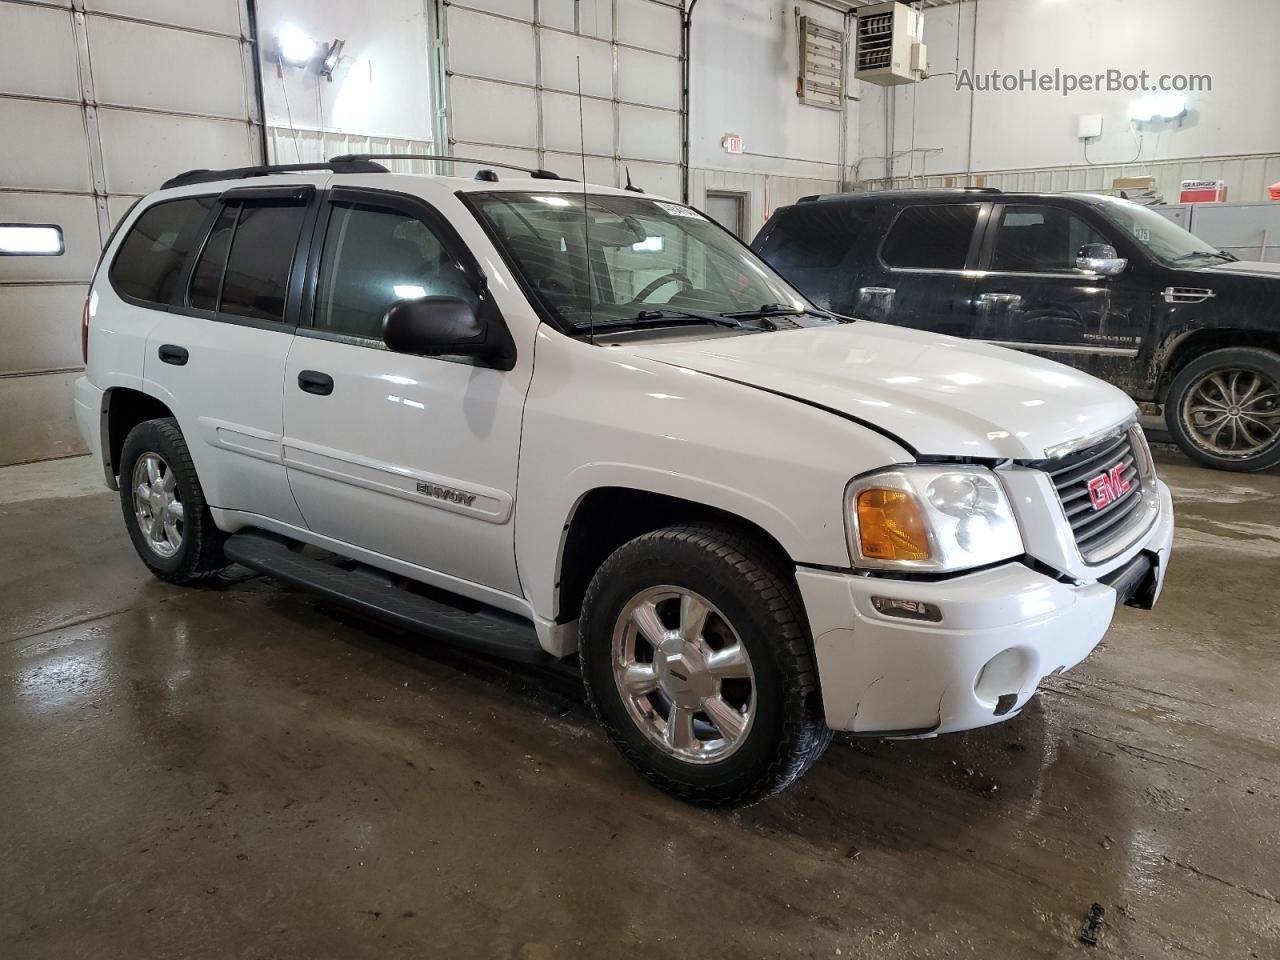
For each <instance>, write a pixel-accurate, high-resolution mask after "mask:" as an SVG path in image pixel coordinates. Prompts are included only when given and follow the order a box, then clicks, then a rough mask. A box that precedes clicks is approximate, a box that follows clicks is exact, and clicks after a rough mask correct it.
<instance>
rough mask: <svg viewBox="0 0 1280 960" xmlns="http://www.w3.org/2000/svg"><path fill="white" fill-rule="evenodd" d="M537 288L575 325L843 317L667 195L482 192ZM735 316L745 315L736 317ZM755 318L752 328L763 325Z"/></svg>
mask: <svg viewBox="0 0 1280 960" xmlns="http://www.w3.org/2000/svg"><path fill="white" fill-rule="evenodd" d="M468 199H470V200H472V201H473V203H474V205H475V208H476V210H477V211H478V213H479V215H480V216H481V217H482V218H483V219H484V220H485V221H486V222H487V223H488V225H489V226H490V227H491V228H492V232H493V233H494V234H496V236H497V238H498V240H499V242H500V246H502V247H503V248H504V249H505V252H506V254H507V256H508V258H509V259H510V261H511V262H512V264H513V265H514V267H515V268H516V269H517V270H518V271H519V272H520V273H521V274H522V275H523V277H524V280H525V281H526V283H527V285H528V287H529V289H530V290H531V291H532V292H533V293H534V295H535V296H536V297H537V298H538V299H539V300H540V301H541V302H542V305H543V306H544V307H545V308H546V309H547V311H548V312H550V313H551V314H552V315H553V316H555V317H556V318H558V319H559V320H560V321H561V324H562V326H563V327H565V328H566V329H567V330H569V331H570V332H579V331H585V330H586V329H587V328H588V327H589V326H591V325H594V326H596V327H600V326H608V327H613V328H617V327H622V326H641V325H648V324H650V323H667V324H668V325H670V324H672V323H689V322H710V323H717V324H721V325H723V326H730V327H737V326H742V325H743V324H744V321H745V322H749V321H747V317H746V316H745V315H748V314H750V315H754V316H755V317H757V318H760V322H761V323H762V324H764V323H766V321H765V320H764V318H765V317H768V318H772V319H770V320H768V321H767V327H764V328H767V329H774V328H776V327H777V326H778V325H780V324H786V325H793V324H794V325H809V324H817V323H828V324H829V323H836V322H839V321H838V320H836V319H835V318H833V317H830V316H829V315H827V314H816V313H805V311H812V309H813V308H812V306H811V305H810V304H809V302H808V301H806V300H805V299H804V297H803V296H802V295H801V294H800V293H798V292H796V290H795V289H794V288H793V287H790V286H788V285H787V283H786V282H785V281H784V280H783V279H782V278H781V277H779V276H778V275H777V274H776V273H774V272H773V270H772V269H771V268H770V267H768V266H766V265H765V264H764V263H762V262H761V261H760V260H759V259H758V258H757V257H756V256H755V254H753V253H752V252H751V251H750V250H749V249H747V248H746V247H745V246H743V245H742V244H740V243H738V242H737V241H736V240H735V239H734V238H733V237H731V236H730V235H729V234H727V233H726V232H725V231H724V230H722V229H720V227H718V226H716V225H715V224H714V223H712V222H711V221H710V220H707V219H706V218H705V217H703V216H702V214H700V213H698V212H697V211H695V210H693V209H691V208H689V207H686V206H683V205H681V204H678V203H671V202H670V201H667V200H655V199H651V198H647V197H627V196H613V195H608V194H592V195H589V196H587V197H586V198H585V200H586V213H587V216H586V217H585V218H584V216H583V200H584V198H583V197H582V195H580V194H577V195H575V194H570V193H545V194H541V193H515V192H501V193H473V194H470V196H469V197H468ZM734 315H737V316H736V317H735V316H734ZM760 328H762V327H757V326H755V325H753V326H752V327H751V329H760Z"/></svg>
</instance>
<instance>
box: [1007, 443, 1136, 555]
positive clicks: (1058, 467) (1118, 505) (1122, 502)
mask: <svg viewBox="0 0 1280 960" xmlns="http://www.w3.org/2000/svg"><path fill="white" fill-rule="evenodd" d="M1136 457H1137V453H1136V452H1135V451H1134V449H1133V442H1132V440H1131V439H1130V436H1129V431H1128V430H1124V431H1123V432H1121V433H1119V434H1117V435H1114V436H1111V437H1107V438H1106V439H1105V440H1101V441H1099V442H1098V443H1095V444H1093V445H1091V446H1088V447H1086V448H1085V449H1083V450H1077V451H1076V452H1074V453H1070V454H1068V455H1067V456H1065V457H1060V458H1057V459H1054V460H1041V461H1039V462H1037V463H1034V464H1030V466H1033V467H1035V468H1036V469H1039V470H1043V471H1044V472H1045V473H1047V474H1048V475H1049V480H1050V482H1052V483H1053V487H1054V489H1055V490H1056V491H1057V492H1058V499H1059V500H1060V501H1061V502H1062V511H1063V513H1065V514H1066V516H1067V522H1068V523H1070V524H1071V531H1072V533H1073V534H1075V539H1076V546H1077V547H1079V548H1080V553H1081V555H1082V556H1084V557H1086V559H1088V558H1093V557H1097V556H1098V555H1099V554H1101V553H1105V552H1107V548H1108V547H1110V546H1113V545H1115V544H1116V541H1117V540H1118V539H1119V538H1121V537H1123V536H1124V535H1125V533H1126V532H1128V530H1129V524H1128V523H1127V521H1128V520H1130V519H1132V518H1133V517H1134V516H1135V515H1136V514H1138V513H1140V512H1141V511H1142V509H1143V497H1142V474H1141V472H1140V471H1139V469H1138V464H1137V462H1136ZM1116 464H1121V465H1123V467H1124V472H1123V474H1122V476H1123V477H1124V479H1125V480H1126V481H1127V482H1128V484H1129V488H1128V489H1127V490H1125V492H1124V493H1122V494H1121V495H1120V496H1119V497H1117V498H1116V499H1115V500H1113V501H1112V502H1111V503H1108V504H1107V505H1106V506H1104V507H1102V508H1100V509H1096V510H1095V509H1094V506H1093V500H1092V499H1091V498H1090V496H1089V481H1090V480H1092V479H1094V478H1095V477H1097V476H1099V475H1101V474H1102V473H1104V472H1107V471H1110V470H1111V468H1112V467H1114V466H1115V465H1116Z"/></svg>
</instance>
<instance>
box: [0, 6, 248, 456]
mask: <svg viewBox="0 0 1280 960" xmlns="http://www.w3.org/2000/svg"><path fill="white" fill-rule="evenodd" d="M249 36H250V28H249V20H248V17H247V14H246V0H200V2H199V3H175V2H172V0H74V3H68V2H62V3H58V2H42V3H32V2H11V0H0V131H3V135H0V224H33V223H35V224H54V225H57V226H58V227H59V228H61V231H62V235H63V240H64V245H65V250H64V252H63V253H62V255H61V256H0V344H3V347H2V348H0V464H8V463H19V462H23V461H26V460H39V459H45V458H48V457H57V456H65V455H68V454H71V453H76V452H79V451H80V450H82V449H83V448H82V447H81V444H80V440H79V438H78V437H77V436H76V432H75V426H74V423H73V421H72V416H71V382H72V381H73V380H74V378H75V377H76V376H77V375H78V374H79V371H80V369H81V365H82V362H81V356H80V311H81V304H82V303H83V300H84V295H85V289H86V286H87V283H88V280H89V278H90V275H91V274H92V272H93V266H94V263H95V262H96V261H97V258H98V253H99V251H100V250H101V247H102V244H103V242H105V240H106V238H107V235H108V233H109V232H110V230H111V226H112V224H113V223H114V222H115V221H117V220H118V219H119V218H120V217H121V216H122V215H123V214H124V212H125V211H126V210H128V208H129V206H130V205H131V204H132V203H133V201H134V200H135V199H136V198H137V197H139V196H141V195H143V194H145V193H147V192H149V191H151V190H154V189H155V188H156V187H158V186H159V185H160V183H161V181H163V180H164V179H166V178H167V177H170V176H172V175H173V174H175V173H179V172H181V171H183V170H188V169H191V168H193V167H218V166H244V165H246V164H250V163H256V162H260V157H261V143H260V141H261V126H260V124H259V122H258V97H257V95H256V92H255V90H256V84H255V81H254V78H253V72H252V71H253V60H252V57H251V54H250V47H251V42H250V40H249V39H248V38H249Z"/></svg>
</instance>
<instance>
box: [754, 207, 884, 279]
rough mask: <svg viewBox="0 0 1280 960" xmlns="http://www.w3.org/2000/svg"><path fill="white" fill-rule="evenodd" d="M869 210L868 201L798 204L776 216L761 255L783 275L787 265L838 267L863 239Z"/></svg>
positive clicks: (798, 267) (869, 213)
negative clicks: (859, 202)
mask: <svg viewBox="0 0 1280 960" xmlns="http://www.w3.org/2000/svg"><path fill="white" fill-rule="evenodd" d="M871 213H872V210H871V207H870V205H867V204H851V203H813V204H801V205H798V206H796V207H793V208H792V209H790V210H788V211H787V212H785V213H784V214H782V215H781V216H780V217H778V220H777V222H776V223H775V224H774V225H773V229H771V230H770V231H769V236H768V237H767V238H766V240H765V242H764V245H763V246H762V247H761V249H760V255H761V256H762V257H764V258H765V259H766V260H767V261H769V263H770V265H771V266H772V267H773V268H774V269H775V270H778V271H779V272H780V273H782V275H783V276H787V270H788V269H798V270H810V269H814V268H820V267H837V266H839V265H840V263H841V261H842V260H844V259H845V257H847V256H848V255H849V253H850V252H851V251H852V250H853V247H854V245H855V244H857V243H858V241H859V240H860V239H862V234H863V230H864V228H865V227H866V225H867V223H868V222H869V221H870V220H871Z"/></svg>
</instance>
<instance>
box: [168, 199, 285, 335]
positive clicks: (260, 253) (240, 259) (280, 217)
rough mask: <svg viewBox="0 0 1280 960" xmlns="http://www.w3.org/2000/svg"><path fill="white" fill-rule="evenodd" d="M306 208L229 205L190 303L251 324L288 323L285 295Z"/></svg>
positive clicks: (195, 277) (216, 227)
mask: <svg viewBox="0 0 1280 960" xmlns="http://www.w3.org/2000/svg"><path fill="white" fill-rule="evenodd" d="M305 213H306V207H305V206H304V205H303V204H300V203H291V204H280V203H254V202H248V201H246V202H243V203H239V204H228V205H227V206H226V207H225V208H224V209H223V211H222V213H220V214H219V215H218V220H217V223H216V224H215V225H214V229H213V232H212V233H210V235H209V241H208V243H206V244H205V248H204V250H203V251H202V252H201V254H200V260H199V261H198V262H197V263H196V269H195V272H194V273H193V274H192V277H191V291H190V294H189V302H190V304H191V306H193V307H197V308H200V309H204V310H217V311H218V312H220V313H229V314H232V315H234V316H237V317H248V318H250V319H252V320H274V321H283V320H284V301H285V294H286V292H287V291H288V289H289V273H290V271H291V269H292V267H293V254H294V248H295V247H296V246H297V243H298V234H299V233H300V232H301V230H302V218H303V215H304V214H305Z"/></svg>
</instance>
